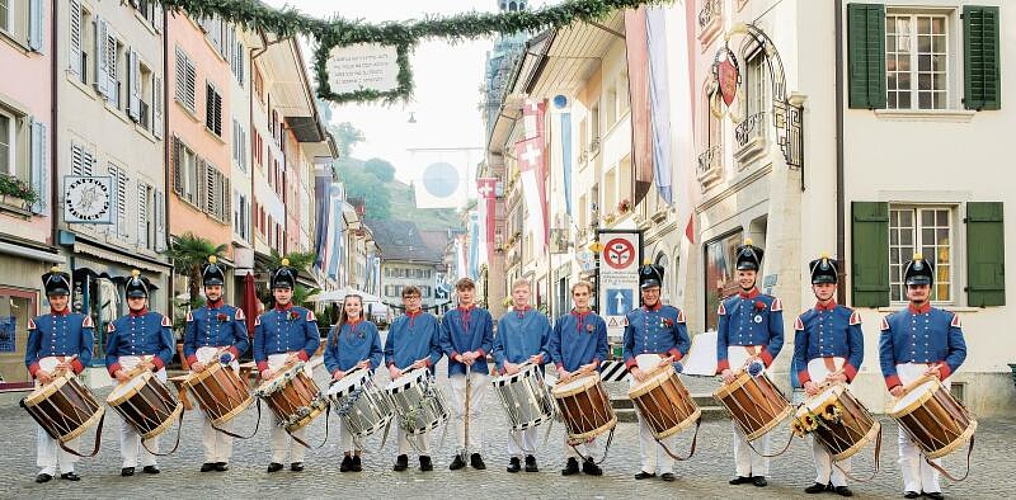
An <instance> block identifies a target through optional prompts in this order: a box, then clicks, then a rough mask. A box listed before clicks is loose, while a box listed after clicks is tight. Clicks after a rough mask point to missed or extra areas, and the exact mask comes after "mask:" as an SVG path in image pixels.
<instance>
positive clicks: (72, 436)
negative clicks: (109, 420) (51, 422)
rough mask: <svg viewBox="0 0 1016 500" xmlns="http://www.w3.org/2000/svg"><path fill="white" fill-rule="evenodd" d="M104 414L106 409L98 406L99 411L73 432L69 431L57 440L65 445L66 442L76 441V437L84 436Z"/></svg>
mask: <svg viewBox="0 0 1016 500" xmlns="http://www.w3.org/2000/svg"><path fill="white" fill-rule="evenodd" d="M104 413H106V408H105V407H103V406H100V407H99V409H98V410H96V412H95V414H93V415H92V416H91V417H88V420H85V421H84V422H83V423H82V424H81V425H80V426H79V427H78V428H77V429H74V430H73V431H70V432H68V433H67V434H64V435H63V436H60V437H59V439H58V440H59V441H60V442H61V443H66V442H67V441H71V440H73V439H76V438H77V437H78V436H80V435H82V434H84V433H85V431H87V430H88V428H89V427H91V426H93V425H95V424H96V423H97V422H98V421H99V419H100V418H102V415H103V414H104Z"/></svg>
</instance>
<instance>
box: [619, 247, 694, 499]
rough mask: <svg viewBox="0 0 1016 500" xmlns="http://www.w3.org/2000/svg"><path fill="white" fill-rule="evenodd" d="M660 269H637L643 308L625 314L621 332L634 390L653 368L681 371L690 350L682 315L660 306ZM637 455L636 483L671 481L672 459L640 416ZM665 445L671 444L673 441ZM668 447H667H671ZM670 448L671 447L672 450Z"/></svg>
mask: <svg viewBox="0 0 1016 500" xmlns="http://www.w3.org/2000/svg"><path fill="white" fill-rule="evenodd" d="M664 272H665V271H664V269H663V267H662V266H657V265H654V264H646V265H645V266H642V268H641V269H639V288H640V289H641V293H642V307H640V308H638V309H635V310H634V311H631V312H630V313H628V318H627V319H628V325H627V326H625V328H624V338H623V350H622V353H623V357H624V364H625V366H626V367H627V368H628V372H629V373H630V374H631V380H630V381H631V385H632V386H633V387H634V386H636V385H638V384H639V383H640V382H642V381H644V380H645V379H646V375H647V374H648V373H649V372H652V371H653V370H655V369H656V368H659V367H663V366H666V365H668V364H671V363H674V364H675V367H676V368H677V369H678V371H680V368H679V367H680V366H681V364H680V363H677V362H678V361H680V360H681V358H682V357H684V355H685V354H686V353H687V352H688V348H689V347H691V339H690V338H689V337H688V327H687V325H686V324H685V317H684V311H682V310H680V309H678V308H676V307H674V306H665V305H663V303H662V302H660V288H661V287H662V285H663V273H664ZM638 420H639V454H640V455H641V458H642V470H640V471H639V473H638V474H635V479H649V478H652V477H656V474H657V471H659V474H660V479H662V480H664V481H667V482H670V481H674V480H675V479H676V478H675V477H674V471H673V468H674V459H673V457H671V456H670V454H668V453H667V451H666V450H665V449H664V448H663V446H661V445H660V444H659V443H657V442H656V438H655V436H654V435H653V430H652V428H651V427H650V426H649V425H648V424H647V423H646V422H645V420H644V419H643V418H642V415H641V414H639V416H638ZM667 441H670V442H671V443H672V442H673V439H668V440H667ZM671 443H667V444H671ZM671 447H672V446H671Z"/></svg>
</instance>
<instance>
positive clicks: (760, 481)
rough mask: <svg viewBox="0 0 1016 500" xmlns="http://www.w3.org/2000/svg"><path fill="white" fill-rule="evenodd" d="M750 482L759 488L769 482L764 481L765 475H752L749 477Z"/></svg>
mask: <svg viewBox="0 0 1016 500" xmlns="http://www.w3.org/2000/svg"><path fill="white" fill-rule="evenodd" d="M751 484H754V485H755V486H758V487H759V488H761V487H763V486H765V485H767V484H769V481H766V477H765V476H752V477H751Z"/></svg>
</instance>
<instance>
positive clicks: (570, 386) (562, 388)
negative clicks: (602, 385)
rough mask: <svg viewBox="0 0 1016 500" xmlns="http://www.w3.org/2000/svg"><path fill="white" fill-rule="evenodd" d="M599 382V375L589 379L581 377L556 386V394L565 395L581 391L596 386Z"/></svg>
mask: <svg viewBox="0 0 1016 500" xmlns="http://www.w3.org/2000/svg"><path fill="white" fill-rule="evenodd" d="M599 380H600V377H599V375H598V374H594V375H592V376H588V377H579V378H577V379H574V380H571V381H568V382H565V383H558V384H557V385H556V386H554V394H565V393H571V392H576V391H580V390H582V389H586V388H589V387H592V386H594V385H596V383H597V382H598V381H599Z"/></svg>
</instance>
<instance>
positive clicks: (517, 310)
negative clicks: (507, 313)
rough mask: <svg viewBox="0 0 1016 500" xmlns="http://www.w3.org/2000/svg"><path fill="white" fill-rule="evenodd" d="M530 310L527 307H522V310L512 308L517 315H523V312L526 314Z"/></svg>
mask: <svg viewBox="0 0 1016 500" xmlns="http://www.w3.org/2000/svg"><path fill="white" fill-rule="evenodd" d="M530 309H532V308H531V307H529V306H526V307H523V308H522V309H519V308H518V307H513V308H512V310H513V311H515V312H517V313H525V312H528V311H529V310H530Z"/></svg>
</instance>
